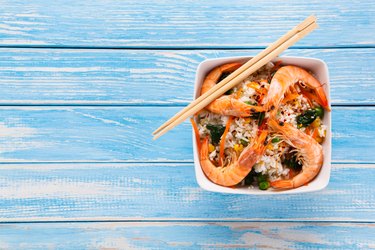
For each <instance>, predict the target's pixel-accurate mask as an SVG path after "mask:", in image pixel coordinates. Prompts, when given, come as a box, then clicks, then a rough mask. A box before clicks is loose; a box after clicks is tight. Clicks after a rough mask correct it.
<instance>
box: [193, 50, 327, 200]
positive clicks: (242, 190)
mask: <svg viewBox="0 0 375 250" xmlns="http://www.w3.org/2000/svg"><path fill="white" fill-rule="evenodd" d="M249 59H250V57H225V58H217V59H209V60H205V61H203V62H202V63H200V64H199V66H198V69H197V73H196V77H195V88H194V98H197V97H198V96H199V93H200V89H201V85H202V83H203V80H204V78H205V76H206V75H207V73H208V72H209V71H211V70H212V69H213V68H215V67H216V66H219V65H222V64H225V63H230V62H246V61H247V60H249ZM278 60H282V65H296V66H300V67H302V68H304V69H307V70H309V71H311V72H313V73H314V75H315V76H316V77H317V79H318V80H319V81H320V82H321V83H325V85H324V89H325V92H326V95H327V98H328V101H329V104H330V93H329V77H328V67H327V64H326V63H325V62H323V61H322V60H319V59H315V58H307V57H279V58H276V59H274V60H273V61H278ZM323 123H324V124H325V125H327V134H326V138H325V140H324V143H323V152H324V162H323V167H322V169H321V170H320V172H319V174H318V176H317V177H316V178H315V179H314V180H313V181H311V182H310V183H309V184H307V185H304V186H302V187H299V188H296V189H289V190H274V189H272V188H270V189H268V190H266V191H263V190H259V189H258V187H254V188H249V187H236V188H232V187H223V186H220V185H217V184H215V183H213V182H211V181H210V180H209V179H208V178H207V177H206V176H205V174H204V173H203V171H202V169H201V166H200V162H199V156H198V152H197V145H196V141H195V136H194V131H193V150H194V165H195V176H196V179H197V182H198V184H199V186H200V187H202V188H203V189H205V190H208V191H213V192H221V193H231V194H254V195H268V194H296V193H305V192H312V191H318V190H321V189H323V188H325V187H326V186H327V185H328V182H329V178H330V173H331V112H325V114H324V119H323Z"/></svg>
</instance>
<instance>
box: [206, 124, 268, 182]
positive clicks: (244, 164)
mask: <svg viewBox="0 0 375 250" xmlns="http://www.w3.org/2000/svg"><path fill="white" fill-rule="evenodd" d="M267 134H268V132H267V131H262V132H261V133H260V135H259V136H258V137H257V138H255V139H254V140H253V141H252V143H251V144H249V145H248V146H247V147H246V148H245V149H244V150H243V151H242V152H241V154H240V156H239V157H238V158H237V155H236V153H234V152H233V153H232V155H231V156H232V162H231V163H229V164H228V165H227V166H222V167H216V166H215V165H214V164H213V163H212V162H211V161H210V158H209V153H208V138H207V137H206V138H205V139H204V141H203V142H202V145H201V150H200V163H201V167H202V170H203V172H204V173H205V174H206V176H207V177H208V178H209V179H210V180H211V181H212V182H214V183H216V184H218V185H221V186H225V187H229V186H234V185H236V184H238V183H240V182H241V181H242V180H243V179H244V178H245V177H246V176H247V175H248V174H249V173H250V171H251V169H252V167H253V165H254V164H255V163H256V162H257V161H258V160H259V159H260V157H261V156H262V155H263V153H264V150H265V146H264V141H265V139H266V137H267Z"/></svg>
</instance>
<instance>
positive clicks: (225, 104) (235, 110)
mask: <svg viewBox="0 0 375 250" xmlns="http://www.w3.org/2000/svg"><path fill="white" fill-rule="evenodd" d="M240 66H241V64H240V63H228V64H224V65H221V66H219V67H216V68H214V69H213V70H212V71H211V72H210V73H208V75H207V76H206V78H205V79H204V82H203V85H202V89H201V95H203V94H204V93H206V92H207V91H208V90H209V89H210V88H212V87H213V86H215V84H216V83H217V81H218V80H219V79H220V76H221V75H222V74H223V73H228V72H232V71H234V70H236V69H238V68H239V67H240ZM206 109H208V110H209V111H211V112H213V113H216V114H220V115H230V116H236V117H247V116H250V115H251V113H254V112H262V111H264V109H263V108H262V107H259V106H252V105H248V104H246V103H244V102H242V101H240V100H237V99H236V98H235V96H234V95H223V96H221V97H219V98H218V99H216V100H215V101H213V102H211V103H210V104H209V105H207V106H206Z"/></svg>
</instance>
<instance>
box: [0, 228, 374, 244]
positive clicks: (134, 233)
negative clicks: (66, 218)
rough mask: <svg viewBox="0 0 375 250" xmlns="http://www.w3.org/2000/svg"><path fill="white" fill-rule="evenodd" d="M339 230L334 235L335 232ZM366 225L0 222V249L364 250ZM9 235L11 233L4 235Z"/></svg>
mask: <svg viewBox="0 0 375 250" xmlns="http://www.w3.org/2000/svg"><path fill="white" fill-rule="evenodd" d="M338 232H339V233H338ZM374 234H375V227H374V224H368V223H358V224H352V223H306V222H304V223H302V222H301V223H274V222H273V223H259V222H235V223H201V222H199V223H184V222H174V223H170V222H153V223H143V222H128V223H64V224H61V223H48V224H47V223H38V224H2V225H0V241H1V243H2V247H4V248H7V249H19V248H24V247H25V246H27V249H45V248H49V249H51V248H52V249H77V248H79V249H145V248H146V249H176V248H178V249H197V248H204V249H207V248H209V249H227V248H235V249H248V248H250V247H255V248H262V249H265V248H266V249H312V248H313V249H316V248H329V249H333V248H334V249H341V248H344V249H358V248H362V249H369V248H374V246H375V240H374V237H373V235H374ZM9 236H12V237H9Z"/></svg>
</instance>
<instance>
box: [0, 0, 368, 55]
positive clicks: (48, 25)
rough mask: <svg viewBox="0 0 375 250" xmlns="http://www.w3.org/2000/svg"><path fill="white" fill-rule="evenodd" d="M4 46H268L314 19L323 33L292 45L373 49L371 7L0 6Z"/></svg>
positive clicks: (347, 1) (214, 3) (240, 3)
mask: <svg viewBox="0 0 375 250" xmlns="http://www.w3.org/2000/svg"><path fill="white" fill-rule="evenodd" d="M0 11H1V13H2V15H1V17H0V36H1V38H2V39H1V40H0V43H1V44H3V45H6V46H14V45H18V46H56V47H59V46H74V47H79V46H90V47H100V46H102V47H103V46H111V47H113V46H115V47H123V48H124V47H125V48H133V47H138V48H139V47H149V48H161V47H163V48H164V47H169V48H175V47H179V48H196V47H210V48H212V47H222V48H223V47H226V48H234V47H235V48H244V47H246V48H249V47H255V46H266V45H268V44H269V43H271V42H273V41H274V40H276V39H277V38H278V37H280V36H281V35H282V34H283V33H284V32H285V31H287V30H289V29H290V28H292V27H294V26H295V25H296V24H297V23H299V22H300V21H302V20H303V19H305V18H306V17H307V16H309V15H311V14H312V13H314V14H316V16H317V17H318V23H319V25H320V29H319V30H317V31H316V32H314V33H313V34H311V35H310V36H309V37H307V38H306V39H304V40H303V41H301V42H300V43H298V44H297V46H308V47H312V46H314V47H315V46H318V47H322V46H334V47H340V46H374V45H375V43H374V41H375V36H374V33H373V32H371V30H373V29H374V28H375V23H374V20H375V19H374V16H375V15H374V14H375V13H374V11H375V10H374V7H373V1H371V0H367V1H356V2H355V4H353V2H352V1H350V0H345V1H340V2H330V3H329V4H327V3H326V2H325V1H316V0H315V1H298V2H297V1H282V0H277V1H270V0H266V1H256V2H254V1H251V2H249V1H235V2H228V1H224V0H220V1H218V0H215V1H213V0H210V1H205V3H203V4H202V3H200V2H194V1H188V0H184V1H179V4H178V5H174V4H171V2H170V1H157V2H156V1H142V2H139V1H135V0H129V1H125V2H123V1H121V2H119V1H113V0H109V1H100V0H96V1H90V2H78V1H77V2H76V1H70V2H69V4H67V3H66V1H62V0H59V1H53V2H48V3H47V2H45V1H43V0H34V1H30V2H25V1H21V0H16V1H5V2H3V4H2V5H1V7H0Z"/></svg>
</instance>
